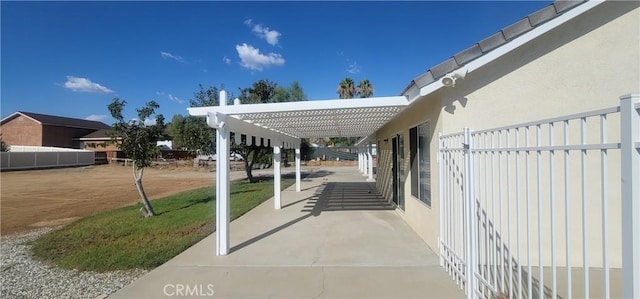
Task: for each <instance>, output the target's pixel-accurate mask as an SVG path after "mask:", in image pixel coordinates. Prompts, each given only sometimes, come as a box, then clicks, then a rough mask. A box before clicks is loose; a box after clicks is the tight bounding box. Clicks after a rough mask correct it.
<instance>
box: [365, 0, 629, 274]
mask: <svg viewBox="0 0 640 299" xmlns="http://www.w3.org/2000/svg"><path fill="white" fill-rule="evenodd" d="M638 92H640V9H638V2H617V1H616V2H606V3H604V4H602V5H600V6H598V7H596V8H595V9H592V10H591V11H589V12H587V13H585V14H583V15H581V16H579V17H577V18H575V19H573V20H571V21H569V22H567V23H565V24H564V25H563V26H561V27H560V28H556V29H555V30H552V31H550V32H548V33H546V34H544V35H542V36H540V37H538V38H537V39H535V40H533V41H532V42H530V43H528V44H526V45H525V46H523V47H521V48H520V49H517V50H515V51H513V52H511V53H509V54H506V55H505V56H503V57H501V58H500V59H498V60H496V61H494V62H492V63H489V64H488V65H486V66H484V67H482V68H480V69H478V70H475V71H474V72H471V73H469V74H468V75H467V77H466V78H465V79H464V80H458V82H457V85H456V86H455V87H454V88H445V89H441V90H439V91H436V92H434V93H432V94H430V95H428V96H426V97H423V98H421V99H418V100H417V101H416V102H414V103H413V104H412V105H411V106H410V108H409V109H407V110H406V111H404V112H403V113H401V114H400V115H398V116H397V117H396V118H395V119H394V120H393V121H391V122H390V123H389V124H388V125H386V126H385V127H383V128H381V129H380V130H379V131H378V133H377V139H378V140H384V139H385V138H389V140H391V137H392V136H393V135H395V134H396V133H398V132H402V134H404V135H405V157H407V160H408V156H409V152H408V151H409V141H408V140H409V136H408V130H409V128H410V127H412V126H415V125H416V124H418V123H420V122H423V121H429V122H430V123H431V128H432V130H433V136H432V139H431V162H432V163H431V168H432V169H431V173H432V183H431V185H432V207H431V208H428V207H426V206H425V205H424V204H422V203H421V202H419V201H418V200H417V199H415V198H413V197H412V196H411V193H410V184H409V183H406V184H405V190H406V192H405V194H406V209H405V211H404V212H402V211H399V213H400V214H402V215H403V217H404V218H405V220H406V221H407V222H408V223H409V225H411V227H413V229H414V230H415V231H416V232H417V233H418V234H419V235H420V236H421V237H422V238H423V239H424V240H425V242H426V243H427V244H428V245H429V246H430V247H431V248H433V249H434V250H436V249H437V248H438V244H437V240H438V225H439V222H438V208H439V200H438V192H439V190H438V176H437V173H438V164H437V163H436V153H437V150H438V145H437V141H434V140H437V135H438V133H441V132H442V133H445V134H448V133H455V132H460V131H461V130H462V129H463V128H465V127H470V128H472V129H474V130H482V129H489V128H494V127H500V126H505V125H513V124H517V123H522V122H528V121H535V120H540V119H545V118H550V117H557V116H563V115H568V114H574V113H580V112H586V111H590V110H596V109H602V108H606V107H612V106H616V105H618V104H619V97H620V96H621V95H624V94H628V93H638ZM616 122H617V118H615V117H614V118H611V119H609V125H610V127H611V128H610V130H609V140H612V141H613V140H618V138H619V137H618V136H617V135H616V134H617V133H616V132H617V129H616ZM595 128H597V126H595ZM590 134H591V135H598V136H599V131H597V130H593V131H591V133H590ZM598 136H589V140H593V141H597V140H598ZM558 138H561V136H560V137H559V136H556V139H558ZM572 138H575V137H572ZM379 146H380V149H381V153H380V162H381V163H380V169H379V172H378V187H379V188H381V189H382V191H383V194H385V195H386V196H388V198H390V192H387V191H385V188H387V189H389V188H390V187H389V186H390V182H389V181H390V180H391V175H390V172H391V165H390V161H391V160H390V158H387V159H385V154H386V155H387V156H390V151H391V144H390V142H389V143H387V144H385V143H384V142H380V143H379ZM593 156H596V155H593ZM609 159H610V161H609V168H610V169H612V172H611V175H610V176H609V180H608V182H609V183H608V184H609V185H610V186H612V187H611V188H610V192H611V193H610V211H612V212H611V216H612V217H614V218H613V219H616V218H615V216H616V213H618V214H617V215H619V211H620V206H619V201H618V202H616V200H615V199H616V198H618V199H619V187H618V186H619V181H620V178H619V170H618V171H616V170H617V169H619V163H618V162H616V161H615V160H616V153H610V158H609ZM559 161H561V160H559ZM560 163H561V162H560ZM589 163H590V164H589V165H593V166H597V165H598V161H590V162H589ZM547 164H548V162H547ZM558 165H561V164H558ZM578 165H579V161H572V162H571V166H572V167H576V166H578ZM616 173H617V174H616ZM578 176H579V175H578ZM407 177H410V174H407ZM557 179H558V180H562V179H563V177H561V176H558V178H557ZM590 179H592V180H596V181H597V180H598V178H597V177H591V178H590ZM407 181H408V180H407ZM593 185H594V186H595V185H597V184H593ZM545 186H546V185H543V187H545ZM593 188H595V189H590V190H589V194H591V195H592V197H593V198H597V196H598V194H599V187H597V188H596V187H593ZM574 194H575V193H574ZM574 206H576V207H579V206H578V205H574ZM590 207H592V208H593V209H592V210H593V212H589V221H590V223H597V221H599V220H598V219H599V216H598V215H597V214H598V209H597V208H598V203H597V201H595V200H592V202H591V203H590ZM543 209H548V204H547V205H546V206H543ZM563 212H564V210H561V209H560V210H559V211H558V213H563ZM574 217H576V218H578V216H574ZM618 217H619V216H618ZM577 220H580V218H578V219H577ZM577 220H576V221H577ZM594 226H595V225H594ZM544 229H545V230H546V229H547V228H546V227H545V228H544ZM611 231H612V232H613V233H612V235H615V234H616V233H615V232H616V231H619V225H618V227H615V225H614V227H611ZM557 233H558V235H560V236H561V237H562V240H564V239H563V238H564V231H558V232H557ZM600 234H601V233H600V232H599V231H593V233H592V237H590V243H589V244H591V245H590V247H594V248H593V250H591V253H590V255H589V261H590V263H591V264H593V265H598V264H599V259H600V258H601V254H599V253H598V249H597V248H595V247H598V245H597V244H599V243H600V242H599V235H600ZM577 235H578V234H577V233H576V236H574V237H572V238H573V239H572V242H573V244H574V245H573V246H574V247H576V246H580V243H579V242H581V241H582V240H581V238H578V236H577ZM557 238H558V236H557ZM619 243H620V240H619V237H618V239H617V240H616V239H613V240H611V244H612V248H611V249H610V250H611V251H612V252H614V253H615V252H616V250H619ZM549 246H550V244H549V240H545V242H544V248H549ZM556 246H559V244H556ZM527 247H529V246H527ZM559 249H562V250H564V247H559ZM436 252H437V250H436ZM560 252H562V251H560ZM618 252H619V251H618ZM534 253H535V254H537V252H532V254H534ZM562 254H564V253H562ZM575 256H576V257H575V258H574V257H572V263H574V262H575V263H576V264H577V263H579V262H580V259H581V256H580V255H575ZM613 258H614V259H615V258H616V257H613ZM543 259H544V261H545V263H546V262H548V259H549V257H543ZM574 260H575V261H574ZM559 262H564V260H559ZM532 263H537V259H533V260H532ZM612 263H613V265H612V266H619V263H620V261H619V260H614V261H612Z"/></svg>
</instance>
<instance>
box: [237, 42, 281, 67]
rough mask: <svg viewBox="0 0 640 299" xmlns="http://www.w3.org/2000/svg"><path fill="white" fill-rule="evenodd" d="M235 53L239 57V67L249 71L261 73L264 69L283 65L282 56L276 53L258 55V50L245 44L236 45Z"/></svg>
mask: <svg viewBox="0 0 640 299" xmlns="http://www.w3.org/2000/svg"><path fill="white" fill-rule="evenodd" d="M236 51H238V56H239V57H240V65H241V66H243V67H245V68H248V69H250V70H255V71H262V70H263V69H264V68H265V67H270V66H281V65H284V58H283V57H282V55H280V54H278V53H269V54H267V55H265V54H262V53H260V49H256V48H254V47H253V46H251V45H247V44H246V43H243V44H242V45H236Z"/></svg>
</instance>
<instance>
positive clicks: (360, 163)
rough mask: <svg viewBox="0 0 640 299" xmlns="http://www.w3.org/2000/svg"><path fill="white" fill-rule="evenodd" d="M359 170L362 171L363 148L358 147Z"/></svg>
mask: <svg viewBox="0 0 640 299" xmlns="http://www.w3.org/2000/svg"><path fill="white" fill-rule="evenodd" d="M358 171H360V172H362V148H361V147H358Z"/></svg>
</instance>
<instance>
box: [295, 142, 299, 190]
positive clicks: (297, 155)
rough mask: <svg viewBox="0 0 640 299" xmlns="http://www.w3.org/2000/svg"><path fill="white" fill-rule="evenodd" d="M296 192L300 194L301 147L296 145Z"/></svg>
mask: <svg viewBox="0 0 640 299" xmlns="http://www.w3.org/2000/svg"><path fill="white" fill-rule="evenodd" d="M296 192H300V145H296Z"/></svg>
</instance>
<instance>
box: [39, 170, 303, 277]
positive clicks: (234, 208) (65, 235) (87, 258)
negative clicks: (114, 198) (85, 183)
mask: <svg viewBox="0 0 640 299" xmlns="http://www.w3.org/2000/svg"><path fill="white" fill-rule="evenodd" d="M293 182H294V180H292V179H283V180H282V187H283V189H284V188H287V187H288V186H291V185H292V184H293ZM271 197H273V182H272V181H263V182H259V183H253V184H251V183H247V182H234V183H232V185H231V207H230V210H231V211H230V212H231V219H232V220H233V219H236V218H238V217H240V216H242V215H243V214H245V213H246V212H248V211H249V210H251V209H253V208H254V207H256V206H258V205H259V204H261V203H262V202H264V201H266V200H267V199H269V198H271ZM152 204H153V207H154V210H155V211H156V213H157V214H158V215H157V216H155V217H150V218H143V217H142V216H141V215H140V213H139V211H138V210H139V209H140V207H141V205H140V204H137V205H132V206H127V207H123V208H120V209H116V210H113V211H108V212H104V213H100V214H96V215H93V216H89V217H86V218H83V219H81V220H78V221H76V222H73V223H71V224H69V225H67V226H64V227H62V228H61V229H59V230H54V231H51V232H50V233H48V234H46V235H44V236H42V237H41V238H39V239H38V240H36V241H35V242H34V244H33V245H34V246H33V247H32V248H33V249H32V250H33V253H34V255H35V256H36V257H37V258H39V259H41V260H44V261H48V262H53V263H54V264H56V265H58V266H59V267H62V268H67V269H78V270H85V271H97V272H104V271H112V270H124V269H133V268H143V269H152V268H155V267H157V266H159V265H161V264H163V263H165V262H166V261H168V260H169V259H171V258H173V257H174V256H176V255H178V254H179V253H180V252H182V251H184V250H185V249H187V248H189V247H190V246H192V245H193V244H195V243H196V242H198V241H200V240H202V239H203V238H204V237H206V236H208V235H209V234H211V233H212V232H213V231H214V226H215V195H214V190H212V188H211V187H205V188H200V189H195V190H190V191H185V192H182V193H179V194H176V195H173V196H169V197H165V198H161V199H157V200H154V201H152Z"/></svg>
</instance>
